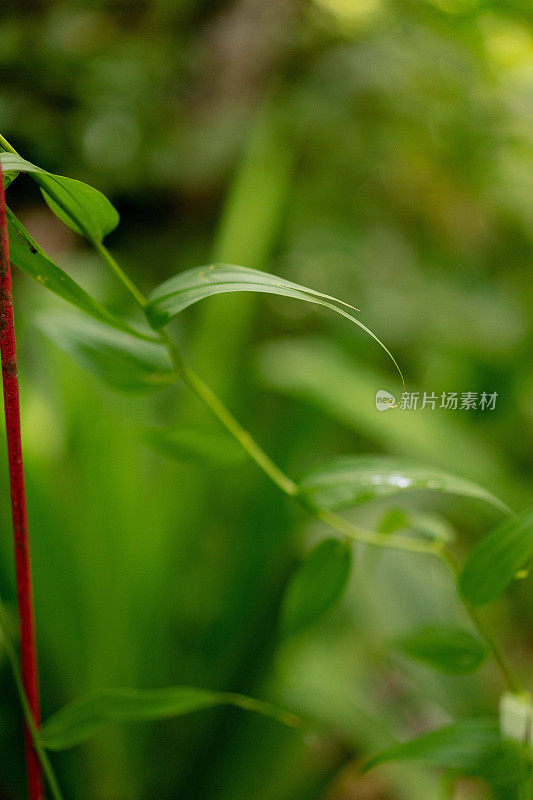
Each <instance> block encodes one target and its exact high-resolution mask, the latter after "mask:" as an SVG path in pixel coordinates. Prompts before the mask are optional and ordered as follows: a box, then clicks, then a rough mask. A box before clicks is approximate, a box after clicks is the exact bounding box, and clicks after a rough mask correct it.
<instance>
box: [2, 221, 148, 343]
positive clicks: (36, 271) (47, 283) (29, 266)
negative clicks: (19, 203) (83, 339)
mask: <svg viewBox="0 0 533 800" xmlns="http://www.w3.org/2000/svg"><path fill="white" fill-rule="evenodd" d="M7 229H8V236H9V253H10V257H11V261H12V262H13V264H15V265H16V266H17V267H18V268H19V269H20V270H22V272H25V273H26V275H29V277H30V278H33V280H35V281H37V283H39V284H40V285H41V286H44V287H45V288H46V289H49V290H50V291H51V292H54V294H57V295H58V296H59V297H62V298H63V300H66V301H67V302H68V303H71V304H72V305H73V306H76V308H79V309H80V311H83V312H85V313H86V314H89V316H91V317H93V318H94V319H97V320H99V322H104V323H106V324H107V325H111V326H112V327H113V328H117V329H118V330H122V331H126V332H127V333H131V334H133V335H134V336H138V337H140V338H142V339H150V340H152V336H151V335H149V334H143V333H140V332H138V331H136V330H135V329H134V328H132V327H130V326H129V325H128V324H127V323H126V322H123V321H122V320H119V319H117V318H116V317H114V316H113V314H110V313H109V311H107V309H105V308H104V306H102V305H101V304H100V303H99V302H98V301H97V300H95V299H94V298H93V297H91V296H90V295H89V294H87V292H86V291H85V290H84V289H82V288H81V286H79V284H77V283H76V282H75V281H73V280H72V278H71V277H70V276H69V275H67V273H66V272H64V271H63V270H62V269H61V267H58V266H57V264H55V263H54V262H53V261H52V259H51V258H50V256H49V255H48V254H47V253H45V251H44V250H43V249H42V247H40V246H39V245H38V244H37V242H36V241H35V239H33V238H32V237H31V236H30V234H29V233H28V231H27V230H26V229H25V227H24V226H23V225H22V224H21V222H20V221H19V220H18V219H17V218H16V216H15V215H14V214H13V212H12V211H11V210H10V209H9V208H8V209H7Z"/></svg>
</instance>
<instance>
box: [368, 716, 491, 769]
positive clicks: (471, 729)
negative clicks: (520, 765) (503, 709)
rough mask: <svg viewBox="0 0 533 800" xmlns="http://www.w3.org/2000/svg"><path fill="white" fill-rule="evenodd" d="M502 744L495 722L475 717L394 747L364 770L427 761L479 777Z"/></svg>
mask: <svg viewBox="0 0 533 800" xmlns="http://www.w3.org/2000/svg"><path fill="white" fill-rule="evenodd" d="M501 749H502V742H501V739H500V733H499V729H498V724H497V722H496V721H495V720H493V719H486V718H474V719H466V720H460V721H459V722H454V723H452V724H451V725H448V726H447V727H445V728H439V730H436V731H431V732H430V733H425V734H423V735H422V736H418V737H417V738H416V739H411V740H410V741H408V742H403V743H401V744H396V745H393V746H392V747H390V748H388V749H387V750H385V751H384V752H382V753H380V754H379V755H377V756H375V757H374V758H372V759H371V760H370V761H369V762H368V763H367V764H366V765H365V767H364V771H365V772H368V771H369V770H371V769H374V768H375V767H377V766H379V765H380V764H385V763H386V762H388V761H424V762H426V763H428V764H433V765H434V766H437V767H445V768H447V769H453V770H457V771H459V772H463V773H465V774H476V775H477V774H479V770H480V769H483V768H484V765H485V764H486V762H487V760H489V759H491V758H493V757H495V756H496V755H499V754H500V753H501Z"/></svg>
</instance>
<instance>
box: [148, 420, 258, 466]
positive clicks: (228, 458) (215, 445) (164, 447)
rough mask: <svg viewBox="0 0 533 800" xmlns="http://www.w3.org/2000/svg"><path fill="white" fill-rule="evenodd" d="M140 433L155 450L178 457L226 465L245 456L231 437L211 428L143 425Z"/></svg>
mask: <svg viewBox="0 0 533 800" xmlns="http://www.w3.org/2000/svg"><path fill="white" fill-rule="evenodd" d="M143 436H144V438H145V440H146V441H147V442H148V443H149V444H150V445H152V447H154V448H155V449H156V450H158V451H159V452H161V453H163V454H164V455H166V456H169V457H170V458H174V459H177V460H178V461H198V462H200V463H202V464H206V463H208V464H214V465H218V466H222V467H228V466H233V465H236V464H242V463H243V461H246V459H247V455H246V453H245V451H244V450H243V448H242V446H241V445H240V444H239V443H238V442H236V441H235V439H233V437H231V436H230V435H229V434H228V433H226V432H225V431H223V430H218V429H214V428H198V427H196V428H146V429H144V430H143Z"/></svg>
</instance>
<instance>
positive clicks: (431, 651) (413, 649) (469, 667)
mask: <svg viewBox="0 0 533 800" xmlns="http://www.w3.org/2000/svg"><path fill="white" fill-rule="evenodd" d="M395 645H396V647H398V648H399V649H400V650H401V651H402V652H403V653H405V654H406V655H408V656H410V657H411V658H415V659H418V660H419V661H423V662H424V663H425V664H428V665H429V666H431V667H434V668H435V669H438V670H440V671H441V672H446V673H448V674H450V675H466V674H468V673H469V672H473V671H474V670H476V669H477V668H478V667H479V666H480V664H481V663H482V662H483V660H484V658H485V657H486V655H487V650H486V648H485V647H484V645H483V644H482V642H481V641H480V640H479V639H477V638H476V637H475V636H472V634H471V633H468V631H465V630H462V629H461V628H452V627H445V626H440V625H433V626H429V627H427V628H423V629H421V630H419V631H415V632H414V633H410V634H408V635H407V636H403V637H401V638H400V639H398V640H397V641H396V642H395Z"/></svg>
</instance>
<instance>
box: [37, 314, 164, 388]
mask: <svg viewBox="0 0 533 800" xmlns="http://www.w3.org/2000/svg"><path fill="white" fill-rule="evenodd" d="M39 326H40V328H41V329H42V330H43V331H44V333H46V334H47V336H49V338H50V339H52V341H53V342H54V343H55V344H56V345H57V346H58V347H60V348H61V349H62V350H65V351H66V352H67V353H69V354H70V355H72V356H73V357H74V358H75V359H77V360H78V361H80V363H81V364H82V365H83V366H85V367H86V368H87V369H88V370H90V371H91V372H94V373H95V374H96V375H98V376H99V377H100V378H102V379H103V380H105V381H107V382H108V383H109V384H110V385H111V386H114V387H115V388H117V389H122V390H130V391H147V390H154V389H160V388H162V387H164V386H168V385H169V384H171V383H174V382H175V381H176V379H177V376H176V373H175V372H174V369H173V367H172V364H171V361H170V357H169V355H168V352H167V350H166V348H165V347H164V346H163V345H161V344H157V343H155V342H146V341H142V340H140V339H136V338H134V337H133V336H130V335H129V334H126V333H123V332H122V331H116V330H114V329H113V328H109V327H107V326H104V325H102V324H100V323H99V322H95V321H93V320H90V319H87V318H86V317H80V316H75V315H73V314H54V315H53V316H51V315H47V316H43V317H41V319H40V320H39Z"/></svg>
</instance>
